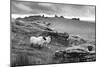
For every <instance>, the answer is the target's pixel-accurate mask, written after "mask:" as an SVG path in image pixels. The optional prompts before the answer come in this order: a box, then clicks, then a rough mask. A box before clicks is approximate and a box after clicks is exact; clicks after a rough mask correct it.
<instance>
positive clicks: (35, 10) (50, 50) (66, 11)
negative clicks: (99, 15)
mask: <svg viewBox="0 0 100 67" xmlns="http://www.w3.org/2000/svg"><path fill="white" fill-rule="evenodd" d="M10 7H11V8H10V10H11V13H10V16H11V17H10V18H11V21H10V34H11V35H10V42H11V44H10V49H11V53H10V62H11V67H16V66H35V65H50V64H63V63H64V64H69V63H80V62H95V61H96V17H95V16H96V15H95V14H96V6H95V5H83V4H70V3H53V2H36V1H25V0H24V1H22V0H11V4H10Z"/></svg>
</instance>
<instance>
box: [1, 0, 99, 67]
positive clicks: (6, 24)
mask: <svg viewBox="0 0 100 67" xmlns="http://www.w3.org/2000/svg"><path fill="white" fill-rule="evenodd" d="M34 1H40V2H54V3H69V4H87V5H96V13H97V16H96V29H97V30H96V35H97V36H96V41H97V44H96V45H97V48H96V49H97V59H96V60H97V61H96V62H85V63H68V64H53V65H39V66H34V67H75V66H77V67H99V66H100V64H99V63H100V62H99V60H100V52H99V51H100V43H99V40H100V39H99V37H100V32H99V31H100V30H99V29H100V16H99V15H100V2H99V0H34ZM0 9H1V10H0V67H10V66H9V64H10V62H9V61H10V0H0ZM27 67H32V66H27Z"/></svg>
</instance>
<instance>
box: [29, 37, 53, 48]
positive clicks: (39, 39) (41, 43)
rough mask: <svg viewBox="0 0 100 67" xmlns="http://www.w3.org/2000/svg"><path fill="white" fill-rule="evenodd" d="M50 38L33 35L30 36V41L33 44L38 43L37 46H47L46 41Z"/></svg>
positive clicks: (48, 41)
mask: <svg viewBox="0 0 100 67" xmlns="http://www.w3.org/2000/svg"><path fill="white" fill-rule="evenodd" d="M50 41H51V38H50V37H49V36H48V37H43V36H39V37H35V36H32V37H30V43H31V44H34V45H39V46H44V45H45V46H47V44H48V43H50Z"/></svg>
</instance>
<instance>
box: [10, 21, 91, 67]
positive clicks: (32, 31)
mask: <svg viewBox="0 0 100 67" xmlns="http://www.w3.org/2000/svg"><path fill="white" fill-rule="evenodd" d="M15 22H16V21H15ZM15 22H11V66H12V67H15V66H27V65H40V64H54V63H64V62H66V63H69V62H73V60H75V58H74V59H68V58H66V60H64V59H63V58H59V59H58V60H56V59H54V54H55V52H56V50H62V49H66V48H68V46H70V45H71V43H69V41H64V40H63V38H59V37H58V38H54V37H53V38H52V41H51V42H50V43H49V44H48V46H47V47H43V48H42V49H37V48H34V47H31V46H30V42H29V38H30V36H39V35H41V34H42V33H43V32H45V31H48V30H46V27H43V26H41V25H39V24H36V23H28V22H24V24H20V23H18V24H16V23H15ZM48 47H50V48H48ZM90 61H92V60H90Z"/></svg>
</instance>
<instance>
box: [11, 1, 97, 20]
mask: <svg viewBox="0 0 100 67" xmlns="http://www.w3.org/2000/svg"><path fill="white" fill-rule="evenodd" d="M11 13H12V15H13V16H22V15H31V14H33V15H34V14H41V15H43V14H44V15H47V16H54V15H55V14H56V15H58V16H61V15H62V16H64V17H66V18H72V17H79V18H80V19H82V20H88V21H95V6H89V5H88V6H86V5H72V4H57V3H45V2H34V1H25V0H24V1H18V0H12V2H11Z"/></svg>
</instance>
